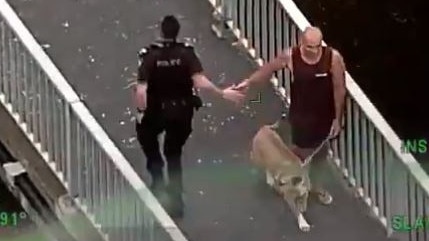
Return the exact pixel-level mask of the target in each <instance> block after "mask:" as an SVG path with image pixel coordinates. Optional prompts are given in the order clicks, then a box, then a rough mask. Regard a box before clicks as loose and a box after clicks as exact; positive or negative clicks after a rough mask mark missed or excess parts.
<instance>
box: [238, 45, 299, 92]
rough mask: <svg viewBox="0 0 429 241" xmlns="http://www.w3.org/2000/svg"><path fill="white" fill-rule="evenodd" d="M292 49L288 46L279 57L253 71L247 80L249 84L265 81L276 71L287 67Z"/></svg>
mask: <svg viewBox="0 0 429 241" xmlns="http://www.w3.org/2000/svg"><path fill="white" fill-rule="evenodd" d="M291 52H292V51H291V49H290V48H288V49H286V50H284V51H282V52H281V53H280V54H279V55H277V57H276V58H275V59H273V60H271V61H270V62H268V63H266V64H264V65H263V66H262V67H260V68H259V69H258V70H257V71H256V72H255V73H253V74H252V75H251V76H250V77H249V78H248V79H247V80H245V81H246V82H247V84H248V85H252V84H255V83H263V82H266V81H268V80H270V78H271V76H272V75H273V73H274V72H276V71H279V70H281V69H284V68H287V67H288V65H289V63H290V61H291V59H292V58H291V55H292V54H291Z"/></svg>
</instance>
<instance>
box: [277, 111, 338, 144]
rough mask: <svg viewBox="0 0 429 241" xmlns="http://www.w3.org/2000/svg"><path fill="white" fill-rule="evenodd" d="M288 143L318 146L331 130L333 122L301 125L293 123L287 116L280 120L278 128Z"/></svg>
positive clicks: (278, 131)
mask: <svg viewBox="0 0 429 241" xmlns="http://www.w3.org/2000/svg"><path fill="white" fill-rule="evenodd" d="M276 131H277V133H278V134H279V135H280V136H281V138H282V139H283V141H284V142H285V143H286V144H289V145H290V144H294V145H296V146H298V147H300V148H316V147H317V146H319V145H320V143H322V142H323V141H324V140H325V139H326V137H327V136H328V135H329V132H330V131H331V123H326V124H323V123H320V124H319V125H318V126H317V128H316V126H300V125H296V124H291V123H290V121H289V120H288V119H287V118H284V119H280V120H279V127H278V128H277V129H276Z"/></svg>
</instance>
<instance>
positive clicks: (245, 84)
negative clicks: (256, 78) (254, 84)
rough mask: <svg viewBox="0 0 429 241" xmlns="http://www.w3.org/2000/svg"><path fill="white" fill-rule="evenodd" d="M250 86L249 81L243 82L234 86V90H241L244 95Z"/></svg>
mask: <svg viewBox="0 0 429 241" xmlns="http://www.w3.org/2000/svg"><path fill="white" fill-rule="evenodd" d="M249 87H250V84H249V81H248V79H245V80H243V81H241V83H239V84H238V85H234V88H233V89H234V90H239V91H241V92H242V93H244V94H246V92H247V90H249Z"/></svg>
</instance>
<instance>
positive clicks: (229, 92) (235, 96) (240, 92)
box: [223, 80, 249, 105]
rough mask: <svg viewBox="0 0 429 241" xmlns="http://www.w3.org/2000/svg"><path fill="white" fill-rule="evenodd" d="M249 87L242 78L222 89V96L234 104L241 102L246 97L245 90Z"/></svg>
mask: <svg viewBox="0 0 429 241" xmlns="http://www.w3.org/2000/svg"><path fill="white" fill-rule="evenodd" d="M248 89H249V83H248V82H247V81H246V80H244V81H242V82H241V83H239V84H238V85H237V84H233V85H232V86H230V87H228V88H226V89H224V90H223V98H224V99H226V100H229V101H232V102H233V103H235V104H236V105H240V104H242V103H243V101H244V99H245V98H246V93H247V90H248Z"/></svg>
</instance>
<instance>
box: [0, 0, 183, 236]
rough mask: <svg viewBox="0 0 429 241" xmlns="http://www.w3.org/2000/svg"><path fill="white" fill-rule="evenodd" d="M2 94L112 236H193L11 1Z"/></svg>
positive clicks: (2, 8)
mask: <svg viewBox="0 0 429 241" xmlns="http://www.w3.org/2000/svg"><path fill="white" fill-rule="evenodd" d="M0 100H1V102H0V103H1V104H2V105H5V106H9V110H10V112H11V113H10V114H11V115H14V116H16V120H17V122H18V124H20V126H21V128H22V131H24V132H25V133H26V134H27V135H28V137H29V138H30V139H31V140H32V141H33V143H34V144H35V145H36V144H40V145H36V146H39V147H40V149H41V150H40V151H41V153H45V156H47V157H46V162H47V164H49V165H50V166H51V167H52V171H54V172H56V173H57V174H58V177H59V178H60V179H61V180H62V181H63V183H64V185H65V187H66V188H67V190H68V191H69V192H70V193H73V194H76V195H77V198H76V199H75V201H76V202H77V203H78V204H79V205H78V206H80V207H81V209H82V210H84V211H85V213H86V214H87V215H88V217H89V218H90V219H92V221H93V223H94V224H97V225H99V226H101V230H102V231H103V232H104V233H107V234H108V240H115V241H127V240H130V241H134V240H135V241H141V240H148V241H155V240H162V241H164V240H174V241H185V240H186V238H185V237H184V236H183V234H182V233H181V232H180V230H179V229H178V228H177V226H176V225H175V224H174V222H173V221H172V220H171V219H170V217H169V216H168V215H167V214H166V213H165V211H164V210H163V209H162V208H161V206H160V205H159V203H158V202H157V200H156V199H155V198H154V197H153V195H152V194H151V192H150V191H149V190H148V189H147V187H146V185H145V184H144V183H143V181H142V180H141V179H140V178H139V176H138V175H137V174H136V173H135V171H134V170H133V168H132V167H131V166H130V164H129V163H128V161H127V160H126V159H125V158H124V156H123V155H122V154H121V152H120V151H119V149H118V148H117V147H116V146H115V145H114V143H113V142H112V141H111V140H110V139H109V137H108V136H107V134H106V133H105V131H104V130H103V129H102V128H101V126H100V125H99V124H98V123H97V121H96V120H95V119H94V118H93V116H92V115H91V114H90V112H89V111H88V109H87V108H86V107H85V105H84V104H83V103H82V102H81V101H80V99H79V97H78V95H77V94H76V93H75V92H74V90H73V89H72V88H71V86H70V85H69V84H68V82H67V81H66V80H65V79H64V77H63V76H62V75H61V73H60V72H59V71H58V69H57V68H56V67H55V65H54V64H53V63H52V61H51V60H50V59H49V57H48V56H47V55H46V54H45V52H44V51H43V50H42V48H41V47H40V45H39V44H38V43H37V41H36V40H35V39H34V37H33V36H32V35H31V33H30V32H29V31H28V29H27V28H26V27H25V26H24V24H23V23H22V22H21V20H20V19H19V18H18V16H17V15H16V13H15V12H14V11H13V9H12V8H11V7H10V6H9V4H8V3H7V2H6V1H5V0H0ZM23 124H24V125H23ZM0 128H1V126H0ZM46 154H47V155H46Z"/></svg>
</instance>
